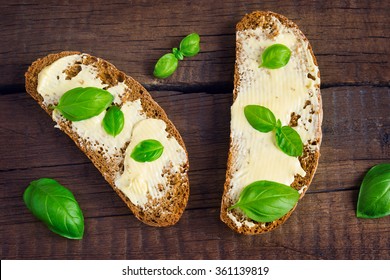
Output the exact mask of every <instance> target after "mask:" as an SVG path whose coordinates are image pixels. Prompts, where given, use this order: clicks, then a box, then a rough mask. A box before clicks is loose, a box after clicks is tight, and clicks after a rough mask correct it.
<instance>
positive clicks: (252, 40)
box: [221, 12, 322, 234]
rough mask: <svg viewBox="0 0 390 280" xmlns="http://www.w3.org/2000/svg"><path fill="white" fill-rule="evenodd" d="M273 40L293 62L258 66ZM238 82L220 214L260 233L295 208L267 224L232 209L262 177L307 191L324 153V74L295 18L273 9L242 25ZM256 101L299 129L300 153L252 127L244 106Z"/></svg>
mask: <svg viewBox="0 0 390 280" xmlns="http://www.w3.org/2000/svg"><path fill="white" fill-rule="evenodd" d="M273 44H283V45H285V46H287V47H288V48H289V49H290V50H291V58H290V60H289V62H288V63H287V65H285V66H284V67H281V68H279V69H267V68H264V67H259V65H260V64H261V62H262V61H261V55H262V52H264V50H265V49H266V48H267V47H269V46H271V45H273ZM234 83H235V87H234V92H233V99H234V103H233V105H232V107H231V134H230V138H231V143H230V150H229V158H228V169H227V174H226V182H225V187H224V194H223V198H222V205H221V219H222V221H224V222H225V223H226V224H227V225H228V226H229V227H231V228H232V229H234V230H235V231H237V232H239V233H244V234H258V233H263V232H267V231H270V230H272V229H274V228H275V227H276V226H278V225H280V224H282V223H283V222H284V221H285V220H286V219H287V218H288V217H289V216H290V214H291V212H292V211H293V209H292V210H291V211H290V212H289V213H287V214H286V215H285V216H283V217H282V218H280V219H278V220H276V221H273V222H267V223H262V222H256V221H253V220H251V219H249V218H248V217H247V216H246V215H245V214H244V213H243V212H242V211H240V209H231V210H228V208H229V207H230V206H232V205H233V204H235V203H236V202H237V201H238V199H239V196H240V193H241V191H242V190H243V189H244V188H245V187H246V186H248V185H249V184H251V183H253V182H255V181H259V180H267V181H274V182H278V183H282V184H285V185H287V186H291V187H292V188H294V189H296V190H297V191H299V193H300V194H301V197H302V196H303V195H304V193H305V191H306V190H307V187H308V186H309V184H310V182H311V180H312V178H313V175H314V172H315V169H316V167H317V164H318V158H319V147H320V142H321V122H322V108H321V98H320V89H319V88H320V76H319V70H318V66H317V62H316V60H315V57H314V55H313V53H312V50H311V47H310V44H309V42H308V41H307V39H306V38H305V36H304V35H303V34H302V32H301V31H300V30H299V29H298V27H297V26H296V25H295V24H294V23H292V22H291V21H289V20H288V19H286V18H285V17H283V16H281V15H278V14H275V13H272V12H253V13H251V14H248V15H246V16H245V17H244V18H243V19H242V20H241V21H240V22H239V23H238V24H237V31H236V66H235V80H234ZM252 104H256V105H261V106H264V107H267V108H269V109H270V110H271V111H272V112H273V113H274V115H275V116H276V118H277V119H280V121H281V123H282V124H284V125H287V124H289V125H290V126H291V127H293V128H294V129H295V130H296V131H297V132H298V133H299V135H300V137H301V139H302V142H303V144H304V153H303V155H302V156H301V157H292V156H289V155H287V154H285V153H283V152H282V151H281V150H280V149H279V148H278V146H277V145H276V144H275V137H274V135H273V134H272V133H259V132H258V131H257V130H255V129H253V127H252V126H251V125H250V124H249V123H248V121H247V119H246V117H245V115H244V107H245V106H246V105H252Z"/></svg>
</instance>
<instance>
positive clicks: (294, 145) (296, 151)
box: [276, 126, 303, 157]
mask: <svg viewBox="0 0 390 280" xmlns="http://www.w3.org/2000/svg"><path fill="white" fill-rule="evenodd" d="M276 144H277V145H278V147H279V148H280V149H281V150H282V151H283V152H284V153H285V154H287V155H289V156H292V157H298V156H301V155H302V153H303V143H302V139H301V137H300V136H299V133H298V132H296V131H295V130H294V129H293V128H291V127H289V126H282V127H281V128H278V129H276Z"/></svg>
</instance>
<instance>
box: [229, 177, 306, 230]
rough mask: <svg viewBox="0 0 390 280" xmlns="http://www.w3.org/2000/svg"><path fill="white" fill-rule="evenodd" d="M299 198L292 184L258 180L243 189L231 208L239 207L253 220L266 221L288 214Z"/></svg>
mask: <svg viewBox="0 0 390 280" xmlns="http://www.w3.org/2000/svg"><path fill="white" fill-rule="evenodd" d="M298 199H299V193H298V191H296V190H295V189H293V188H291V187H290V186H287V185H284V184H280V183H277V182H272V181H256V182H254V183H252V184H250V185H248V186H246V187H245V188H244V189H243V190H242V191H241V193H240V197H239V200H238V201H237V203H236V204H234V205H233V206H231V207H230V208H229V210H230V209H233V208H236V207H239V208H240V209H241V210H242V211H243V212H244V213H245V215H247V216H248V217H249V218H251V219H252V220H254V221H256V222H262V223H266V222H272V221H275V220H277V219H279V218H281V217H283V216H284V215H286V214H287V213H288V212H289V211H290V210H291V209H292V208H293V207H294V206H295V204H296V203H297V202H298Z"/></svg>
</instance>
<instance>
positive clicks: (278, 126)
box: [275, 119, 282, 128]
mask: <svg viewBox="0 0 390 280" xmlns="http://www.w3.org/2000/svg"><path fill="white" fill-rule="evenodd" d="M275 127H276V128H282V122H281V121H280V120H279V119H278V120H277V122H276V126H275Z"/></svg>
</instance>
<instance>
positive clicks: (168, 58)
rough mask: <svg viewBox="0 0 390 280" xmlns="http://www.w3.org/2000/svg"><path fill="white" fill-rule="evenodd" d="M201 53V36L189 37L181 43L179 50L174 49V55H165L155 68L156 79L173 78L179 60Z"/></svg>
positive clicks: (192, 35)
mask: <svg viewBox="0 0 390 280" xmlns="http://www.w3.org/2000/svg"><path fill="white" fill-rule="evenodd" d="M199 51H200V36H199V35H198V34H197V33H191V34H189V35H187V36H186V37H185V38H184V39H183V40H181V42H180V47H179V48H173V49H172V53H167V54H164V55H163V56H162V57H160V59H159V60H158V61H157V63H156V65H155V66H154V71H153V75H154V76H155V77H156V78H160V79H165V78H168V77H169V76H171V75H172V74H173V73H174V72H175V71H176V69H177V67H178V65H179V60H183V59H184V57H191V56H195V55H197V54H198V53H199Z"/></svg>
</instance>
